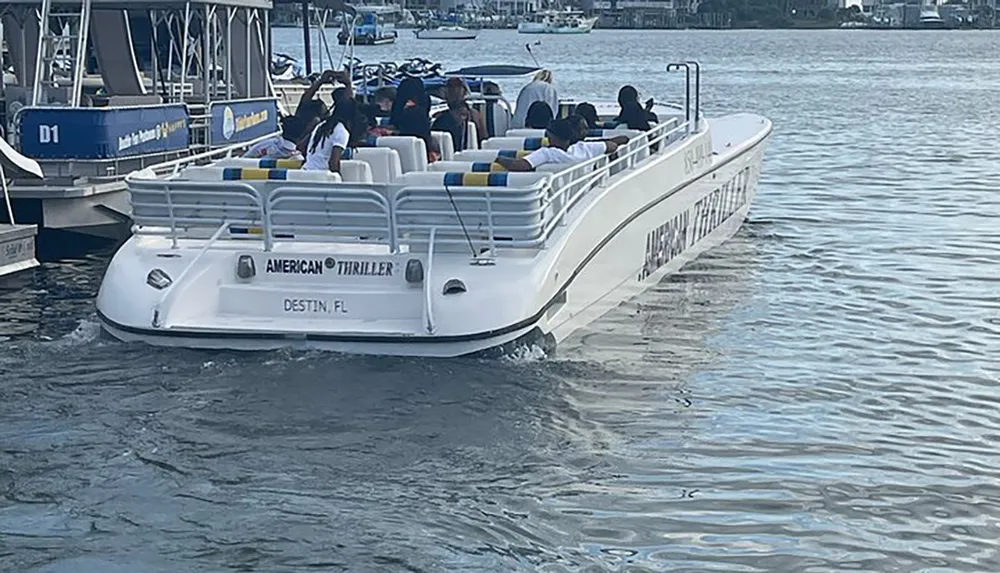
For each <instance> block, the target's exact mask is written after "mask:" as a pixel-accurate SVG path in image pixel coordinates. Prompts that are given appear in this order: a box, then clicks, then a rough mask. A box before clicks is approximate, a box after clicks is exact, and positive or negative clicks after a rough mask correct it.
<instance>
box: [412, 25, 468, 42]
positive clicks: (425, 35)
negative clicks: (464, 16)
mask: <svg viewBox="0 0 1000 573" xmlns="http://www.w3.org/2000/svg"><path fill="white" fill-rule="evenodd" d="M413 34H414V35H415V36H416V37H417V38H418V39H420V40H475V39H476V36H478V35H479V31H478V30H469V29H468V28H463V27H461V26H438V27H436V28H422V29H420V30H414V31H413Z"/></svg>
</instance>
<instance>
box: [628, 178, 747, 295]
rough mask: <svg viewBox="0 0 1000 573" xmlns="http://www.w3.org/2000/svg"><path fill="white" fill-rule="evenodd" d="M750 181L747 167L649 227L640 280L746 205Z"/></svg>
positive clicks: (691, 245) (647, 276)
mask: <svg viewBox="0 0 1000 573" xmlns="http://www.w3.org/2000/svg"><path fill="white" fill-rule="evenodd" d="M749 184H750V168H749V167H746V168H744V169H743V170H742V171H740V172H739V173H737V174H736V176H735V177H733V178H732V179H730V180H729V181H727V182H726V183H725V184H724V185H722V186H720V187H717V188H715V189H713V190H712V191H711V192H710V193H709V194H708V195H705V196H704V197H702V198H701V199H699V200H698V201H696V202H695V204H694V205H693V206H691V207H690V208H688V209H685V210H684V211H682V212H680V213H678V214H677V215H675V216H674V217H673V218H672V219H670V220H669V221H667V222H666V223H664V224H662V225H660V226H659V227H656V228H655V229H653V230H652V231H650V232H649V234H647V235H646V253H645V256H644V257H643V263H642V269H641V270H640V271H639V277H638V278H639V280H640V281H643V280H646V279H647V278H649V276H650V275H652V274H653V273H655V272H656V271H657V270H659V269H660V268H661V267H662V266H663V265H665V264H667V263H669V262H670V261H672V260H673V259H674V258H675V257H677V256H678V255H680V254H681V253H683V252H684V251H686V250H687V249H689V248H690V247H693V246H694V245H695V243H697V242H698V241H700V240H702V239H704V238H705V237H706V236H708V234H709V233H711V232H712V231H714V230H715V229H717V228H718V227H719V226H720V225H722V223H724V222H725V221H727V220H728V219H729V218H730V217H732V216H733V214H735V213H736V212H737V211H739V210H740V208H741V207H743V206H744V205H746V203H747V191H748V187H749Z"/></svg>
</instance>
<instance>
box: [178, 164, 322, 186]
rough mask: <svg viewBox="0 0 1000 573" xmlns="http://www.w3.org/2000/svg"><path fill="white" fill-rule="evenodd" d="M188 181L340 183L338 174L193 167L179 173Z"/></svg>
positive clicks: (250, 168) (252, 168)
mask: <svg viewBox="0 0 1000 573" xmlns="http://www.w3.org/2000/svg"><path fill="white" fill-rule="evenodd" d="M181 176H182V177H184V178H185V179H187V180H188V181H311V182H317V183H340V181H341V178H340V174H339V173H330V172H329V171H305V170H302V169H261V168H258V167H215V166H193V167H188V168H186V169H184V170H183V171H181Z"/></svg>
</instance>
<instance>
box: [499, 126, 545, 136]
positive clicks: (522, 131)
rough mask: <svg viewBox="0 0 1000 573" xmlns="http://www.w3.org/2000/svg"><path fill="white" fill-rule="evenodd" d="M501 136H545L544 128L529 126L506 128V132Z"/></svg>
mask: <svg viewBox="0 0 1000 573" xmlns="http://www.w3.org/2000/svg"><path fill="white" fill-rule="evenodd" d="M503 137H545V130H544V129H529V128H525V127H522V128H518V129H508V130H507V133H505V134H503Z"/></svg>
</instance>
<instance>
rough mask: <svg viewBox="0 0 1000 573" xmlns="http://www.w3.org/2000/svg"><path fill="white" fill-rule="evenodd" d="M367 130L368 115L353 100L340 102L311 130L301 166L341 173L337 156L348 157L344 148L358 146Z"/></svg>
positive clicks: (340, 157)
mask: <svg viewBox="0 0 1000 573" xmlns="http://www.w3.org/2000/svg"><path fill="white" fill-rule="evenodd" d="M367 130H368V118H366V117H365V116H364V115H363V114H362V113H361V112H360V111H359V110H358V107H357V104H356V103H355V102H354V100H353V99H351V100H345V101H342V102H340V103H339V104H338V105H337V107H335V108H334V109H333V113H332V114H330V117H329V118H327V119H326V121H324V122H323V123H321V124H319V125H317V126H316V129H314V130H313V132H312V135H311V136H310V137H309V145H308V146H307V147H306V149H307V151H308V153H307V155H306V162H305V164H304V165H303V166H302V168H303V169H307V170H313V171H322V170H329V171H332V172H333V173H340V160H341V159H347V157H345V156H347V155H348V154H349V152H348V151H347V150H348V149H353V148H355V147H357V146H358V143H359V141H360V140H361V137H362V136H364V135H365V134H366V133H367Z"/></svg>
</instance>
